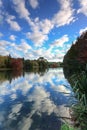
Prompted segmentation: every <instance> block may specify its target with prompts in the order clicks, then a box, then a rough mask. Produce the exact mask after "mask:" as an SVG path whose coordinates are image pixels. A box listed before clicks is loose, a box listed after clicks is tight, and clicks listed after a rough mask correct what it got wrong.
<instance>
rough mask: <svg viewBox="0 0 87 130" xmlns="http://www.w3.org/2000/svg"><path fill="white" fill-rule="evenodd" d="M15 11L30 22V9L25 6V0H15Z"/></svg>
mask: <svg viewBox="0 0 87 130" xmlns="http://www.w3.org/2000/svg"><path fill="white" fill-rule="evenodd" d="M12 2H13V4H14V8H15V11H16V12H17V13H18V14H19V16H20V18H24V19H25V20H27V21H28V22H29V21H30V18H29V15H30V13H29V11H28V9H27V8H26V7H25V0H13V1H12Z"/></svg>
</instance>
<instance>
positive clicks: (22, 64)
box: [0, 55, 62, 70]
mask: <svg viewBox="0 0 87 130" xmlns="http://www.w3.org/2000/svg"><path fill="white" fill-rule="evenodd" d="M61 65H62V63H61V62H48V61H47V59H45V58H44V57H39V58H38V59H37V60H29V59H27V60H25V59H24V58H12V57H11V56H10V55H9V56H0V70H5V69H6V70H7V69H8V70H22V69H24V70H28V69H32V68H35V69H36V68H39V69H44V68H48V67H52V68H55V67H59V66H61Z"/></svg>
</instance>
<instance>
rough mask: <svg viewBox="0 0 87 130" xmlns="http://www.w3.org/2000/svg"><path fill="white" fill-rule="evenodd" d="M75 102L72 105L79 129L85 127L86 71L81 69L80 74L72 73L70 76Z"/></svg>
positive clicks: (84, 129) (86, 123) (86, 108)
mask: <svg viewBox="0 0 87 130" xmlns="http://www.w3.org/2000/svg"><path fill="white" fill-rule="evenodd" d="M70 81H71V84H72V87H73V90H74V92H75V97H76V99H77V101H78V102H77V104H74V105H73V106H72V110H73V111H74V115H75V117H76V120H77V121H78V122H79V124H80V127H81V129H83V130H86V129H87V119H86V118H87V117H86V116H87V72H86V71H82V72H81V73H80V74H78V75H77V74H74V75H73V76H72V77H71V78H70Z"/></svg>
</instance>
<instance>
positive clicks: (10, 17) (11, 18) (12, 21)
mask: <svg viewBox="0 0 87 130" xmlns="http://www.w3.org/2000/svg"><path fill="white" fill-rule="evenodd" d="M15 19H16V17H15V16H13V15H7V18H6V21H7V23H8V24H9V25H10V27H11V29H12V30H14V31H20V30H21V27H20V26H19V24H18V23H17V22H16V21H15Z"/></svg>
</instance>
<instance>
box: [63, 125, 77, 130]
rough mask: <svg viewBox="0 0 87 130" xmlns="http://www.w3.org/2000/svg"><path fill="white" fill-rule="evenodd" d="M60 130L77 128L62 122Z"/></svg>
mask: <svg viewBox="0 0 87 130" xmlns="http://www.w3.org/2000/svg"><path fill="white" fill-rule="evenodd" d="M61 130H77V129H75V128H74V127H71V126H69V125H68V124H63V125H62V126H61Z"/></svg>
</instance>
